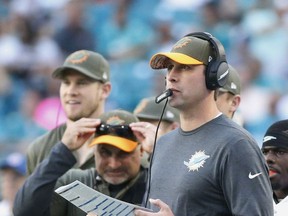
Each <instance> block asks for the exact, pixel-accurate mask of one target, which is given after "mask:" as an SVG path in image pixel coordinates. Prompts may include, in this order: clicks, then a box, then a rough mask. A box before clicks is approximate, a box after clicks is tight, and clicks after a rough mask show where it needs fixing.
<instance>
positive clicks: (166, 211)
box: [134, 199, 174, 216]
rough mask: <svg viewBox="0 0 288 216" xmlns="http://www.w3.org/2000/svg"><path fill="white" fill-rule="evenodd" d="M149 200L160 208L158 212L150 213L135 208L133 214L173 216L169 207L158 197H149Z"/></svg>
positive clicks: (140, 215) (136, 215) (141, 215)
mask: <svg viewBox="0 0 288 216" xmlns="http://www.w3.org/2000/svg"><path fill="white" fill-rule="evenodd" d="M149 202H150V203H151V204H153V205H155V206H157V207H159V208H160V210H159V211H158V212H155V213H152V212H148V211H143V210H140V209H137V210H135V211H134V214H135V216H174V214H173V213H172V211H171V209H170V207H169V206H168V205H167V204H166V203H164V202H162V201H161V200H160V199H156V200H155V199H149Z"/></svg>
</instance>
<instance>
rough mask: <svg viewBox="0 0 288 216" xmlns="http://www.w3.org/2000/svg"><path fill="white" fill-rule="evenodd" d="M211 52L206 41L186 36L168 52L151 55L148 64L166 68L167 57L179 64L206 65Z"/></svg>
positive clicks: (155, 67) (153, 66)
mask: <svg viewBox="0 0 288 216" xmlns="http://www.w3.org/2000/svg"><path fill="white" fill-rule="evenodd" d="M212 54H213V50H212V47H211V46H210V43H209V42H208V41H206V40H203V39H200V38H197V37H193V36H186V37H183V38H182V39H180V40H179V41H178V42H176V44H175V45H174V46H173V48H172V50H171V51H170V52H161V53H157V54H155V55H153V56H152V58H151V59H150V66H151V67H152V68H153V69H163V68H167V60H168V59H172V60H173V61H175V62H177V63H179V64H191V65H202V64H204V65H207V64H208V61H209V57H210V56H211V55H212Z"/></svg>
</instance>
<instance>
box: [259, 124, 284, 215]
mask: <svg viewBox="0 0 288 216" xmlns="http://www.w3.org/2000/svg"><path fill="white" fill-rule="evenodd" d="M262 152H263V154H264V156H265V159H266V162H267V164H268V167H269V177H270V182H271V185H272V189H273V191H274V201H275V204H276V205H275V206H274V216H286V215H287V212H288V211H287V210H288V120H281V121H278V122H275V123H273V124H272V125H271V126H270V127H269V128H268V129H267V131H266V133H265V135H264V138H263V144H262Z"/></svg>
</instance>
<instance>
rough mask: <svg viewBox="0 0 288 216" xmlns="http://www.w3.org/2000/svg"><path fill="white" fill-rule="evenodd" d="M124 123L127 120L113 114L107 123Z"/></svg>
mask: <svg viewBox="0 0 288 216" xmlns="http://www.w3.org/2000/svg"><path fill="white" fill-rule="evenodd" d="M124 123H125V120H123V119H121V118H119V116H111V117H110V118H109V119H107V121H106V124H109V125H123V124H124Z"/></svg>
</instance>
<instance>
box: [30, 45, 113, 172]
mask: <svg viewBox="0 0 288 216" xmlns="http://www.w3.org/2000/svg"><path fill="white" fill-rule="evenodd" d="M52 77H53V78H55V79H59V80H60V81H61V85H60V99H61V104H62V107H63V109H64V111H65V114H66V117H67V123H69V122H74V121H77V120H79V119H81V118H98V117H99V115H101V114H102V113H103V112H104V110H105V101H106V98H107V97H108V96H109V94H110V91H111V83H110V81H109V79H110V69H109V64H108V62H107V61H106V59H104V58H103V56H102V55H100V54H99V53H96V52H92V51H89V50H79V51H76V52H74V53H72V54H71V55H69V56H68V57H67V58H66V60H65V62H64V64H63V66H61V67H59V68H57V69H56V70H55V71H54V72H53V74H52ZM55 121H56V120H55ZM65 129H66V124H62V125H60V126H58V127H56V128H55V129H53V130H51V131H49V132H48V133H46V134H44V135H43V136H41V137H39V138H38V139H36V140H35V141H34V142H33V143H32V144H31V145H29V148H28V151H27V172H28V175H30V174H31V173H32V172H33V171H34V169H35V168H36V167H37V165H38V164H39V163H40V162H41V161H42V160H43V159H44V158H46V157H47V156H48V154H49V153H50V151H51V149H52V147H53V146H54V145H55V144H56V143H57V142H58V141H60V140H61V139H62V136H63V134H64V131H65ZM91 138H92V137H91ZM90 141H91V140H90ZM87 142H89V139H88V140H87ZM74 154H75V156H76V158H77V163H76V164H75V166H74V167H75V168H81V169H86V168H89V167H92V166H94V157H93V152H92V149H90V148H88V147H87V145H83V146H82V147H81V148H79V149H78V150H77V151H75V152H74Z"/></svg>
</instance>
